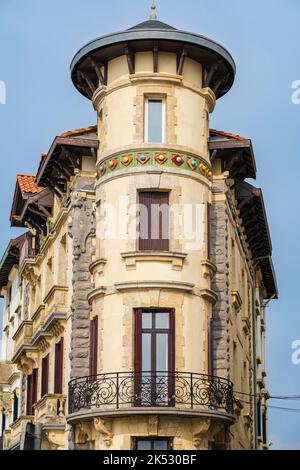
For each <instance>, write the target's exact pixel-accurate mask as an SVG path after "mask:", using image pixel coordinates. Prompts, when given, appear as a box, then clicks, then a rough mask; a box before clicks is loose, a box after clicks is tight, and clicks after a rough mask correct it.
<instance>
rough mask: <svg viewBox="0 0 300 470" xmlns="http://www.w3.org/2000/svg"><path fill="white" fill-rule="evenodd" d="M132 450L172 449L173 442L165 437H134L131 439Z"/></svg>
mask: <svg viewBox="0 0 300 470" xmlns="http://www.w3.org/2000/svg"><path fill="white" fill-rule="evenodd" d="M133 444H134V450H152V451H156V450H157V451H159V450H172V448H173V442H172V439H170V438H165V439H148V438H141V437H135V438H134V440H133Z"/></svg>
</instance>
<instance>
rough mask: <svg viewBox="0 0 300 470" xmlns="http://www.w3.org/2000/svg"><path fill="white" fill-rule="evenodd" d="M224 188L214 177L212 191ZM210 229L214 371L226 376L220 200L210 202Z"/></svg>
mask: <svg viewBox="0 0 300 470" xmlns="http://www.w3.org/2000/svg"><path fill="white" fill-rule="evenodd" d="M227 189H228V188H227V186H226V183H225V182H224V181H215V182H214V186H213V194H214V195H218V194H220V195H222V196H224V194H225V193H226V190H227ZM210 233H211V244H210V247H211V253H210V259H211V260H212V261H213V263H215V265H216V266H217V273H216V275H215V277H214V279H213V280H212V289H213V291H214V292H215V293H216V294H217V295H218V300H217V302H216V304H215V305H214V306H213V329H212V335H213V359H214V371H213V372H214V375H217V376H220V377H224V378H228V377H229V372H230V339H229V309H230V306H229V299H230V293H229V259H228V216H227V213H226V204H225V202H223V201H222V202H215V203H214V204H213V205H212V210H211V232H210Z"/></svg>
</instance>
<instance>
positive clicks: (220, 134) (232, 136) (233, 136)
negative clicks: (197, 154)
mask: <svg viewBox="0 0 300 470" xmlns="http://www.w3.org/2000/svg"><path fill="white" fill-rule="evenodd" d="M210 135H211V136H217V137H226V138H227V139H235V140H247V138H246V137H242V136H240V135H237V134H231V133H230V132H224V131H217V130H216V129H210Z"/></svg>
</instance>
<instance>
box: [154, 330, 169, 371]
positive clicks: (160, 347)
mask: <svg viewBox="0 0 300 470" xmlns="http://www.w3.org/2000/svg"><path fill="white" fill-rule="evenodd" d="M156 370H157V371H158V372H165V371H168V334H158V335H156Z"/></svg>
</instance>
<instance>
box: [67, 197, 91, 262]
mask: <svg viewBox="0 0 300 470" xmlns="http://www.w3.org/2000/svg"><path fill="white" fill-rule="evenodd" d="M69 229H70V235H71V237H72V238H73V243H74V244H73V256H74V259H75V260H79V258H80V256H81V255H82V254H83V253H86V250H87V240H88V238H89V237H91V236H94V235H96V224H95V216H94V213H93V207H92V204H91V201H89V200H84V199H82V198H80V199H77V200H75V201H74V203H73V218H72V223H71V224H70V226H69Z"/></svg>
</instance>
